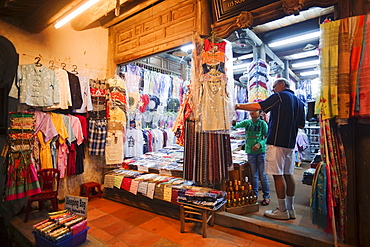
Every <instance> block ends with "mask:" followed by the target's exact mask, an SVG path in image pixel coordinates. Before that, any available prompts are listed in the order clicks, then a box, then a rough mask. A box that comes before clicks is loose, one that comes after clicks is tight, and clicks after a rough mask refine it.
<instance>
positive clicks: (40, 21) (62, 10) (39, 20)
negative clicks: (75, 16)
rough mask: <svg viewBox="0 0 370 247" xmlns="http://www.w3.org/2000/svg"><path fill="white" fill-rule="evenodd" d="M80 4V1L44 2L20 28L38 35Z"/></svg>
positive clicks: (58, 0)
mask: <svg viewBox="0 0 370 247" xmlns="http://www.w3.org/2000/svg"><path fill="white" fill-rule="evenodd" d="M81 2H82V0H53V1H46V2H45V4H44V5H42V6H41V7H40V8H38V9H37V10H36V11H35V12H34V13H32V15H30V16H29V17H28V18H27V19H25V20H24V21H23V24H22V26H21V28H22V29H23V30H27V31H29V32H31V33H39V32H41V31H43V30H44V29H45V28H47V27H48V26H50V25H51V24H53V23H55V22H56V21H57V20H58V19H60V18H61V17H62V16H63V15H65V14H66V13H68V12H69V11H71V10H72V9H74V8H75V7H76V6H78V5H79V4H80V3H81Z"/></svg>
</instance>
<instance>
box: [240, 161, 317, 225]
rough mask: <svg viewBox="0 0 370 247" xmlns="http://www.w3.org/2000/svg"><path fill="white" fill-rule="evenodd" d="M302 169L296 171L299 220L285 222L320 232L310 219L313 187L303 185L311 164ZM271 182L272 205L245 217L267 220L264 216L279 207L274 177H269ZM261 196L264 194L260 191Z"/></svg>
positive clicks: (297, 215) (296, 200)
mask: <svg viewBox="0 0 370 247" xmlns="http://www.w3.org/2000/svg"><path fill="white" fill-rule="evenodd" d="M301 167H302V169H295V170H294V178H295V182H296V193H295V199H294V206H295V210H296V217H297V218H296V219H295V220H287V221H284V222H286V223H290V224H294V225H297V226H301V227H305V228H309V229H314V230H319V229H318V227H317V226H316V225H313V224H312V222H311V218H310V213H311V209H310V196H311V185H307V184H303V183H302V175H303V172H304V171H306V170H307V169H309V168H310V164H309V163H302V166H301ZM269 182H270V196H271V198H270V199H271V203H270V205H268V206H260V207H259V211H258V212H254V213H250V214H246V215H244V216H247V217H252V218H259V219H263V218H266V217H264V216H263V214H264V212H265V211H266V210H271V209H275V208H276V207H277V206H278V205H277V197H276V192H275V186H274V181H273V178H272V176H269ZM259 194H262V192H261V191H259ZM259 201H262V195H259ZM262 217H263V218H262Z"/></svg>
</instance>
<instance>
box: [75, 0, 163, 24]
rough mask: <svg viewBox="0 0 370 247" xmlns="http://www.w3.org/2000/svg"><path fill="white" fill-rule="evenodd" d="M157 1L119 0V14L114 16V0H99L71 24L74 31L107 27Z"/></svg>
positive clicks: (157, 0)
mask: <svg viewBox="0 0 370 247" xmlns="http://www.w3.org/2000/svg"><path fill="white" fill-rule="evenodd" d="M157 2H159V0H120V15H119V16H116V15H115V6H116V5H115V4H116V1H115V0H106V1H101V2H98V3H97V4H96V5H94V6H93V7H91V8H90V9H88V10H87V11H85V12H84V13H82V14H81V15H79V16H77V17H76V18H75V19H74V20H72V23H71V25H72V28H73V29H74V30H76V31H82V30H86V29H88V28H91V27H96V26H102V27H104V28H108V27H110V26H112V25H114V24H116V23H118V22H120V21H122V20H124V19H126V18H127V17H129V16H131V15H133V14H136V13H138V12H140V11H141V10H143V9H145V8H147V7H149V6H151V5H154V4H156V3H157Z"/></svg>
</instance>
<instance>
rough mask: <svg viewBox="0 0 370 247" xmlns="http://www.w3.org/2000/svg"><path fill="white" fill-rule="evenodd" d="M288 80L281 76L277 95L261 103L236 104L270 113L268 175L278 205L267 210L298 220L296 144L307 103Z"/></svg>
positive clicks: (275, 216)
mask: <svg viewBox="0 0 370 247" xmlns="http://www.w3.org/2000/svg"><path fill="white" fill-rule="evenodd" d="M289 87H290V83H289V81H288V80H286V79H283V78H279V79H277V80H276V81H275V82H274V86H273V90H274V92H275V93H274V94H273V95H271V96H270V97H268V98H267V99H266V100H264V101H261V102H258V103H254V102H253V103H246V104H236V105H235V109H236V110H238V109H239V110H246V111H256V110H260V109H262V110H263V111H264V112H266V113H268V112H270V118H269V123H268V125H269V130H268V135H267V141H266V144H267V150H266V174H271V175H272V176H273V178H274V182H275V190H276V195H277V197H278V208H276V209H274V210H268V211H265V216H267V217H270V218H273V219H282V220H283V219H284V220H288V219H295V218H296V216H295V210H294V194H295V181H294V177H293V172H294V166H295V162H294V161H295V160H294V146H295V143H296V137H297V132H298V128H301V129H303V128H304V125H305V116H304V115H305V114H304V104H303V103H302V101H301V100H300V99H298V98H297V97H296V96H295V95H294V92H293V91H292V90H290V89H289Z"/></svg>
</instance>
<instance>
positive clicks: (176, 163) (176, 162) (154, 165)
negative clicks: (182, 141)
mask: <svg viewBox="0 0 370 247" xmlns="http://www.w3.org/2000/svg"><path fill="white" fill-rule="evenodd" d="M183 157H184V150H183V148H182V147H180V148H165V149H162V150H159V151H157V152H149V153H146V154H144V155H142V156H140V157H135V158H129V159H125V160H124V161H123V164H122V167H123V168H125V169H130V170H135V171H140V172H150V173H156V174H160V175H166V176H174V177H182V174H183Z"/></svg>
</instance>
